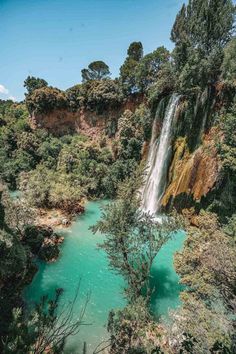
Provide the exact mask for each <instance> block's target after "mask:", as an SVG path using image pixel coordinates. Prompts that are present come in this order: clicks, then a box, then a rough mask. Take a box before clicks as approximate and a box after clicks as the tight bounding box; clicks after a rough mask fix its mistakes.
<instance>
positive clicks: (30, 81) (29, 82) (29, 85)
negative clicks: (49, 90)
mask: <svg viewBox="0 0 236 354" xmlns="http://www.w3.org/2000/svg"><path fill="white" fill-rule="evenodd" d="M46 86H48V83H47V81H45V80H44V79H40V78H38V77H37V78H36V77H34V76H28V77H27V78H26V79H25V81H24V87H25V88H26V90H27V91H28V94H31V93H32V92H33V91H34V90H36V89H40V88H42V87H46Z"/></svg>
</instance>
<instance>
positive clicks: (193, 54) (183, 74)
mask: <svg viewBox="0 0 236 354" xmlns="http://www.w3.org/2000/svg"><path fill="white" fill-rule="evenodd" d="M234 16H235V8H234V5H233V3H232V1H231V0H226V1H225V0H210V1H207V0H193V1H190V2H189V3H188V5H187V6H185V5H183V6H182V8H181V10H180V12H179V13H178V15H177V17H176V20H175V23H174V26H173V28H172V32H171V39H172V41H173V42H174V43H175V45H176V46H175V49H174V52H173V57H174V60H175V65H176V70H177V72H178V75H179V88H180V89H181V90H183V91H186V90H188V89H191V90H193V89H195V90H196V89H202V88H204V87H205V86H206V85H207V84H209V83H215V82H216V80H217V79H218V77H219V74H220V67H221V64H222V61H223V48H224V46H225V45H226V44H227V43H228V41H229V40H230V38H231V35H232V30H233V23H234Z"/></svg>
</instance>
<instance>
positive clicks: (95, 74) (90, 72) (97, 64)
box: [81, 60, 111, 82]
mask: <svg viewBox="0 0 236 354" xmlns="http://www.w3.org/2000/svg"><path fill="white" fill-rule="evenodd" d="M81 75H82V81H83V82H87V81H90V80H104V79H108V78H109V77H110V75H111V73H110V70H109V66H108V65H107V64H106V63H104V61H101V60H98V61H93V62H92V63H90V64H89V66H88V68H87V69H82V70H81Z"/></svg>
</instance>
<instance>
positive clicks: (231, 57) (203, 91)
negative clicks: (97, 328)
mask: <svg viewBox="0 0 236 354" xmlns="http://www.w3.org/2000/svg"><path fill="white" fill-rule="evenodd" d="M234 29H235V6H234V5H233V3H232V1H231V0H210V1H207V0H192V1H189V3H188V4H186V5H183V6H182V8H181V10H180V12H179V13H178V14H177V17H176V20H175V23H174V25H173V28H172V31H171V39H172V41H173V42H174V44H175V47H174V50H173V51H172V53H170V52H169V51H168V50H167V49H166V48H164V47H163V46H161V47H158V48H157V49H156V50H154V51H153V52H152V53H149V54H145V55H144V50H143V46H142V43H141V42H133V43H131V44H130V46H129V48H128V50H127V57H126V58H125V61H124V63H123V64H122V66H121V68H120V75H119V77H118V78H116V79H111V77H110V75H111V73H110V69H109V67H108V65H107V64H106V63H104V62H103V61H94V62H92V63H91V64H89V65H88V67H87V68H85V69H83V70H82V78H83V82H82V83H81V84H77V85H75V86H73V87H71V88H69V89H68V90H66V91H62V90H59V89H58V88H54V87H51V86H48V83H47V82H46V81H45V80H44V79H40V78H35V77H30V76H29V77H28V78H27V79H26V80H25V82H24V86H25V87H26V89H27V93H26V97H25V101H24V102H22V103H14V102H12V101H10V100H8V101H0V178H1V180H2V181H3V183H4V184H6V185H7V186H8V187H9V188H10V189H11V190H15V189H18V188H19V189H20V190H21V191H22V192H23V196H24V198H23V200H24V203H26V204H24V203H23V202H19V201H15V202H13V201H11V199H9V198H8V197H7V196H6V192H2V191H1V192H0V196H1V200H0V255H1V260H0V290H1V304H0V331H1V336H2V338H3V340H2V341H1V342H0V351H3V352H5V353H17V352H24V353H27V352H29V353H30V352H32V351H33V349H35V344H37V343H40V340H41V338H42V333H41V332H40V331H38V329H40V328H42V327H43V328H44V329H45V328H46V329H48V328H49V327H50V326H52V328H53V326H54V325H56V318H57V317H56V315H55V311H56V308H57V303H58V299H59V297H58V294H57V297H56V299H55V302H51V303H49V307H48V308H47V311H46V312H43V311H42V310H43V309H42V307H39V308H36V309H35V311H36V312H34V313H33V314H31V315H29V316H28V317H27V316H26V313H25V311H24V307H23V304H22V298H21V291H22V289H23V287H24V286H25V285H26V284H27V283H29V282H30V281H31V280H32V277H33V275H34V273H35V271H36V269H35V265H34V263H33V262H32V259H33V258H34V257H40V258H42V259H44V260H46V261H49V260H51V259H54V258H56V257H57V256H58V254H59V248H58V245H59V239H58V236H57V235H55V234H54V233H53V231H52V230H51V229H48V228H47V229H44V228H40V227H37V226H35V225H34V223H33V219H34V215H31V214H30V212H29V211H30V210H31V207H34V208H60V209H63V210H65V211H67V212H68V213H70V214H76V213H79V212H80V211H81V210H82V209H83V208H82V202H83V200H84V199H86V198H88V199H89V198H90V199H92V198H115V197H117V200H116V201H115V203H113V204H110V205H109V206H108V207H106V208H105V210H104V214H103V218H102V220H101V221H100V222H99V223H98V224H97V225H96V226H95V228H94V231H102V232H103V233H104V234H105V235H106V238H105V241H104V242H103V244H102V245H101V247H102V248H103V249H104V250H105V251H106V253H107V255H108V258H109V261H110V266H111V268H112V269H113V270H115V271H116V272H118V273H120V274H121V275H122V276H123V277H124V279H125V280H126V284H127V287H126V289H125V295H126V298H127V300H128V305H127V307H126V308H125V309H123V310H120V311H118V312H114V311H112V312H111V314H110V317H109V323H108V330H109V332H110V334H111V341H110V344H111V346H110V353H112V354H121V353H124V354H126V353H127V354H131V353H132V354H134V353H139V354H140V353H142V354H149V353H152V354H153V353H164V354H168V353H169V354H175V353H193V354H201V353H202V354H205V353H206V354H208V353H209V354H210V353H234V352H235V351H236V346H235V335H234V333H235V317H234V312H235V299H236V289H235V279H236V269H235V264H236V254H235V234H236V231H235V229H236V226H235V225H236V209H235V205H236V177H235V171H236V103H235V94H236V56H235V51H236V38H235V32H234ZM173 92H178V93H179V94H181V99H180V103H179V106H178V112H177V113H178V114H177V115H176V122H175V129H174V130H173V144H172V145H173V149H172V153H173V154H172V155H173V156H172V162H171V164H170V166H169V177H168V181H167V189H166V191H165V194H164V196H163V199H162V204H163V207H167V206H168V209H172V208H173V206H174V207H176V208H177V209H178V211H180V212H181V211H182V212H183V214H184V216H185V218H186V219H187V220H188V223H187V227H186V229H187V237H186V242H185V245H184V249H183V251H182V252H180V253H178V254H177V255H176V258H175V266H176V269H177V271H178V273H179V274H180V275H181V279H182V280H181V282H182V283H183V284H184V285H185V286H186V288H185V290H184V291H183V293H182V295H181V298H182V302H183V306H182V308H181V309H180V310H179V311H177V312H175V313H173V314H172V323H170V324H165V325H164V324H163V323H162V322H160V323H157V322H155V321H154V319H153V317H152V314H151V313H150V309H149V306H148V304H149V297H150V292H151V289H150V269H151V266H152V262H153V259H154V258H155V256H156V254H157V252H158V251H159V249H160V248H161V246H162V245H163V243H164V242H165V241H166V240H167V239H168V238H169V237H170V233H171V232H172V231H173V230H175V229H176V227H177V226H178V225H179V224H176V223H175V222H173V223H172V220H173V219H171V218H170V219H169V221H167V222H165V221H164V222H163V224H159V223H158V222H156V221H155V220H154V219H153V218H152V217H151V216H150V215H146V216H143V215H141V213H140V210H139V199H138V192H137V191H138V190H139V189H140V186H141V183H142V174H139V173H138V172H137V171H139V170H138V167H139V165H140V163H141V161H142V159H143V158H145V157H146V153H147V147H148V142H149V141H150V136H151V127H152V122H153V120H154V118H155V115H158V117H157V118H158V124H159V128H160V129H161V123H162V122H161V118H162V114H161V110H162V108H163V107H162V103H163V102H164V103H163V105H164V106H165V104H166V101H168V96H169V95H170V94H171V93H173ZM162 98H164V100H162ZM157 107H158V109H157ZM164 108H165V107H164ZM55 112H57V113H58V112H59V114H58V117H59V119H61V122H60V123H61V126H63V125H66V123H65V124H64V122H63V117H64V116H63V113H65V112H69V113H71V114H72V115H71V117H70V119H72V120H74V125H73V127H74V126H75V125H76V124H77V121H76V117H77V118H78V121H80V126H79V128H78V130H79V133H78V130H76V129H74V130H73V131H72V133H71V134H64V133H63V132H64V131H63V130H61V131H60V130H56V128H55V132H54V131H53V130H52V131H49V129H47V126H46V125H45V120H47V119H51V118H52V117H53V114H54V113H55ZM88 112H89V118H90V119H89V120H87V121H86V119H85V116H86V114H88ZM114 112H115V114H114ZM61 113H62V114H61ZM35 120H37V123H38V124H36V125H34V124H33V123H34V121H35ZM99 120H104V121H105V120H106V123H107V121H109V124H110V125H112V129H110V127H109V129H108V125H106V124H99V123H100V121H99ZM81 122H82V123H81ZM83 124H84V125H86V128H85V129H84V130H83V132H85V133H86V132H87V131H88V129H89V128H91V127H93V128H94V129H95V134H94V135H95V137H94V138H93V139H91V138H90V135H89V134H87V136H86V134H85V135H84V134H81V133H80V129H81V130H82V128H81V127H82V125H83ZM87 127H89V128H87ZM86 129H87V130H86ZM108 131H109V133H108ZM111 131H112V132H111ZM56 132H57V133H56ZM186 208H188V210H184V209H186ZM44 305H45V303H44V304H43V305H41V306H44ZM14 308H18V310H16V309H14ZM25 316H26V317H25ZM25 318H26V319H25ZM35 319H36V320H35ZM35 321H36V322H35ZM37 321H39V322H37ZM32 323H33V325H32ZM76 324H77V325H76ZM80 324H81V322H80V321H79V322H75V327H74V324H72V325H71V326H72V327H69V329H71V331H70V330H69V331H66V336H67V335H68V333H69V334H73V333H75V332H76V330H77V328H78V326H79V325H80ZM41 325H42V327H41ZM67 329H68V328H67ZM72 329H73V330H72ZM32 333H33V335H32ZM64 334H65V333H64ZM66 336H62V339H61V340H59V342H57V341H56V340H55V342H53V340H52V338H51V341H50V338H47V339H46V340H45V341H43V345H44V347H40V348H39V350H38V351H37V350H35V351H34V352H36V353H43V352H48V350H50V352H52V353H60V352H62V350H63V346H64V344H65V342H64V340H65V338H66ZM16 338H17V340H16ZM46 344H47V345H46ZM54 344H55V345H54ZM32 348H33V349H32ZM19 350H21V351H19ZM40 350H41V351H40Z"/></svg>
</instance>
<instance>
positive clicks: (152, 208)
mask: <svg viewBox="0 0 236 354" xmlns="http://www.w3.org/2000/svg"><path fill="white" fill-rule="evenodd" d="M178 101H179V96H177V95H175V94H174V95H172V96H171V98H170V101H169V103H168V106H167V108H166V110H165V116H164V120H163V126H162V130H161V134H160V136H159V137H158V138H157V119H158V117H157V116H156V118H155V120H154V123H153V127H152V138H151V143H150V148H149V153H148V160H147V169H148V174H147V178H146V182H145V185H144V188H143V192H142V206H141V208H142V210H143V211H144V212H146V213H150V214H153V215H154V214H156V213H157V212H158V210H159V209H160V206H161V198H162V196H163V193H164V191H165V187H166V181H167V173H168V162H169V156H170V152H171V125H172V121H173V118H174V116H175V112H176V108H177V106H178Z"/></svg>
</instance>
